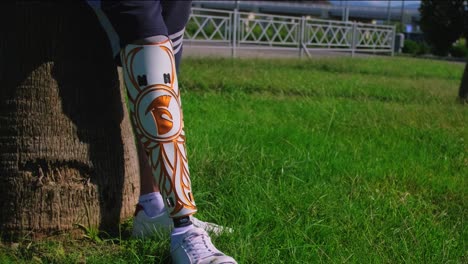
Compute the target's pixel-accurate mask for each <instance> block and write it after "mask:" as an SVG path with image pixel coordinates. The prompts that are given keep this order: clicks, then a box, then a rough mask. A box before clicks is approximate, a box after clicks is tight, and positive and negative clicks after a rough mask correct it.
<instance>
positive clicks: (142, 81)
mask: <svg viewBox="0 0 468 264" xmlns="http://www.w3.org/2000/svg"><path fill="white" fill-rule="evenodd" d="M137 81H138V85H140V86H146V85H148V80H147V79H146V75H138V76H137Z"/></svg>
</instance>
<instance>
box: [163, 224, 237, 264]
mask: <svg viewBox="0 0 468 264" xmlns="http://www.w3.org/2000/svg"><path fill="white" fill-rule="evenodd" d="M171 256H172V263H174V264H222V263H224V264H237V262H236V261H235V260H234V259H233V258H232V257H230V256H227V255H225V254H224V253H223V252H221V251H219V250H218V249H217V248H215V246H214V245H213V244H212V243H211V239H210V237H209V236H208V233H207V232H206V231H205V230H203V229H201V228H197V227H193V228H191V229H190V230H188V231H187V232H185V233H183V234H180V235H172V236H171Z"/></svg>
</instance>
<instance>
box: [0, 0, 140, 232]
mask: <svg viewBox="0 0 468 264" xmlns="http://www.w3.org/2000/svg"><path fill="white" fill-rule="evenodd" d="M2 9H3V10H2V11H1V13H2V15H6V16H7V17H12V16H11V15H10V16H8V14H6V12H11V10H9V11H8V9H9V8H2ZM14 9H15V18H14V19H12V22H11V23H12V25H13V26H14V27H15V28H14V29H13V30H11V29H10V30H6V29H5V28H7V27H2V30H1V32H0V36H1V38H0V63H1V65H0V69H1V70H0V80H1V83H0V212H1V213H0V230H1V233H2V235H3V236H4V237H8V238H9V239H14V238H16V237H18V236H23V235H24V234H32V235H33V237H39V236H42V235H49V234H53V233H55V232H61V231H67V230H71V229H72V228H73V226H74V224H83V225H85V226H89V227H99V228H100V229H101V230H104V231H106V232H115V231H116V230H118V224H119V222H120V221H121V219H124V218H128V217H130V216H131V214H132V213H133V210H134V205H135V203H136V201H137V197H138V191H139V179H138V173H139V168H138V159H137V154H136V148H135V141H134V137H133V133H132V131H131V126H130V122H129V119H128V114H127V109H126V107H125V105H124V104H123V100H122V99H123V96H122V89H121V87H122V86H121V85H120V82H119V78H118V73H117V68H116V66H115V63H114V61H113V58H112V52H111V48H110V45H109V43H108V40H107V36H106V35H105V32H104V31H103V30H102V28H101V27H100V24H99V22H98V19H97V18H96V16H95V14H94V12H93V11H92V9H91V8H90V7H89V6H88V5H87V4H86V2H85V1H80V2H78V1H76V2H72V3H66V4H64V3H61V4H57V2H56V3H44V2H39V1H37V2H32V1H31V2H20V3H18V2H16V4H15V7H14Z"/></svg>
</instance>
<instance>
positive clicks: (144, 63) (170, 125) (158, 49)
mask: <svg viewBox="0 0 468 264" xmlns="http://www.w3.org/2000/svg"><path fill="white" fill-rule="evenodd" d="M121 60H122V67H123V75H124V80H125V85H126V87H127V93H128V103H129V108H130V113H131V116H132V122H133V127H134V131H135V134H136V136H137V137H138V138H139V140H140V141H141V142H142V145H143V146H144V148H145V151H146V153H147V154H148V157H149V160H150V164H151V169H152V172H153V176H154V177H155V179H156V182H157V183H158V185H159V188H160V191H161V194H162V196H163V198H164V202H165V204H166V207H167V209H168V212H169V214H170V216H171V217H173V218H182V217H184V216H189V215H191V214H193V213H195V212H196V211H197V209H196V206H195V202H194V199H193V195H192V188H191V182H190V173H189V168H188V164H187V154H186V149H185V133H184V123H183V116H182V108H181V101H180V92H179V86H178V83H177V76H176V66H175V60H174V54H173V50H172V44H171V42H170V41H169V39H167V40H165V41H162V42H157V43H152V44H148V45H134V44H129V45H127V46H126V47H125V48H124V49H123V50H122V52H121Z"/></svg>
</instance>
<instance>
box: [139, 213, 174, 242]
mask: <svg viewBox="0 0 468 264" xmlns="http://www.w3.org/2000/svg"><path fill="white" fill-rule="evenodd" d="M173 227H174V223H173V222H172V219H171V218H169V214H168V213H167V211H164V213H161V214H159V215H157V216H154V217H149V216H148V215H146V213H145V211H144V210H143V207H142V206H141V205H137V207H136V210H135V215H134V218H133V231H132V236H133V237H138V238H147V237H151V236H155V235H156V236H166V237H167V236H168V235H169V234H170V233H171V230H172V228H173Z"/></svg>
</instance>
